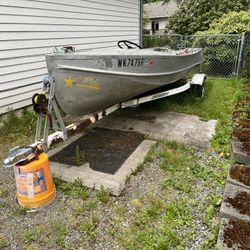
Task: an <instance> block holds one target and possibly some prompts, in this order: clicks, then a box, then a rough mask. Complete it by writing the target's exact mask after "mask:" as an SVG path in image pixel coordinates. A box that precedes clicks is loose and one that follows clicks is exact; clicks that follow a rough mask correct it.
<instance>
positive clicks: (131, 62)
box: [118, 58, 144, 68]
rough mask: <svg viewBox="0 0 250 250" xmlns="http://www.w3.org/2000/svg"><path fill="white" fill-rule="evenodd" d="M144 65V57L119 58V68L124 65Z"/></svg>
mask: <svg viewBox="0 0 250 250" xmlns="http://www.w3.org/2000/svg"><path fill="white" fill-rule="evenodd" d="M143 65H144V59H143V58H133V59H132V58H128V59H118V68H122V67H141V66H143Z"/></svg>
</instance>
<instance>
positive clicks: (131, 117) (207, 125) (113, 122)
mask: <svg viewBox="0 0 250 250" xmlns="http://www.w3.org/2000/svg"><path fill="white" fill-rule="evenodd" d="M216 122H217V121H215V120H209V121H202V120H201V119H200V118H199V117H198V116H194V115H187V114H182V113H175V112H156V111H146V110H142V109H139V108H134V109H133V108H130V109H125V110H118V111H116V112H114V113H113V114H111V115H109V116H108V117H106V118H103V119H102V120H100V121H99V122H97V123H96V126H99V127H106V128H112V129H119V130H127V131H129V130H130V131H131V130H134V131H137V132H139V133H142V134H148V135H150V136H152V137H153V138H156V139H165V140H173V141H177V142H178V143H181V144H185V145H190V146H195V147H199V148H208V147H209V146H210V139H211V138H212V136H213V134H214V133H215V126H216Z"/></svg>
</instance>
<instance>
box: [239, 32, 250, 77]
mask: <svg viewBox="0 0 250 250" xmlns="http://www.w3.org/2000/svg"><path fill="white" fill-rule="evenodd" d="M238 58H239V73H240V75H241V76H243V77H247V78H250V32H247V33H245V34H243V35H242V39H241V49H240V51H239V57H238Z"/></svg>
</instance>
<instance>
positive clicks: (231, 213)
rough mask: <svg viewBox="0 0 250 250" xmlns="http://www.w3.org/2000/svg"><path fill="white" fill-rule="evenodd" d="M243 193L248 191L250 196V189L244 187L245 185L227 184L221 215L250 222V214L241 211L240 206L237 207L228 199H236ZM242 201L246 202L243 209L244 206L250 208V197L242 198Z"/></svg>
mask: <svg viewBox="0 0 250 250" xmlns="http://www.w3.org/2000/svg"><path fill="white" fill-rule="evenodd" d="M242 193H246V194H247V195H248V196H250V190H249V189H247V188H243V187H241V186H238V185H233V184H230V183H227V184H226V188H225V192H224V198H223V202H222V205H221V209H220V215H221V217H224V218H229V219H231V218H232V219H238V220H242V221H247V222H250V216H249V215H247V214H246V213H243V212H242V211H240V210H239V209H238V207H236V205H234V206H233V205H232V204H231V203H230V202H229V201H228V199H230V200H235V198H236V197H237V195H240V194H242ZM241 202H242V203H244V207H243V205H242V206H241V209H243V208H246V209H250V199H249V200H247V199H242V200H241ZM237 205H238V204H237Z"/></svg>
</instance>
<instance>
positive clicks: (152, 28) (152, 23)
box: [151, 21, 159, 34]
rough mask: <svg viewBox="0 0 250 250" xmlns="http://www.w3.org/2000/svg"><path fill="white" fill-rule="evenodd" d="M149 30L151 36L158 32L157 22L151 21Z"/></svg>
mask: <svg viewBox="0 0 250 250" xmlns="http://www.w3.org/2000/svg"><path fill="white" fill-rule="evenodd" d="M151 30H152V34H155V33H158V32H159V21H152V22H151Z"/></svg>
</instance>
